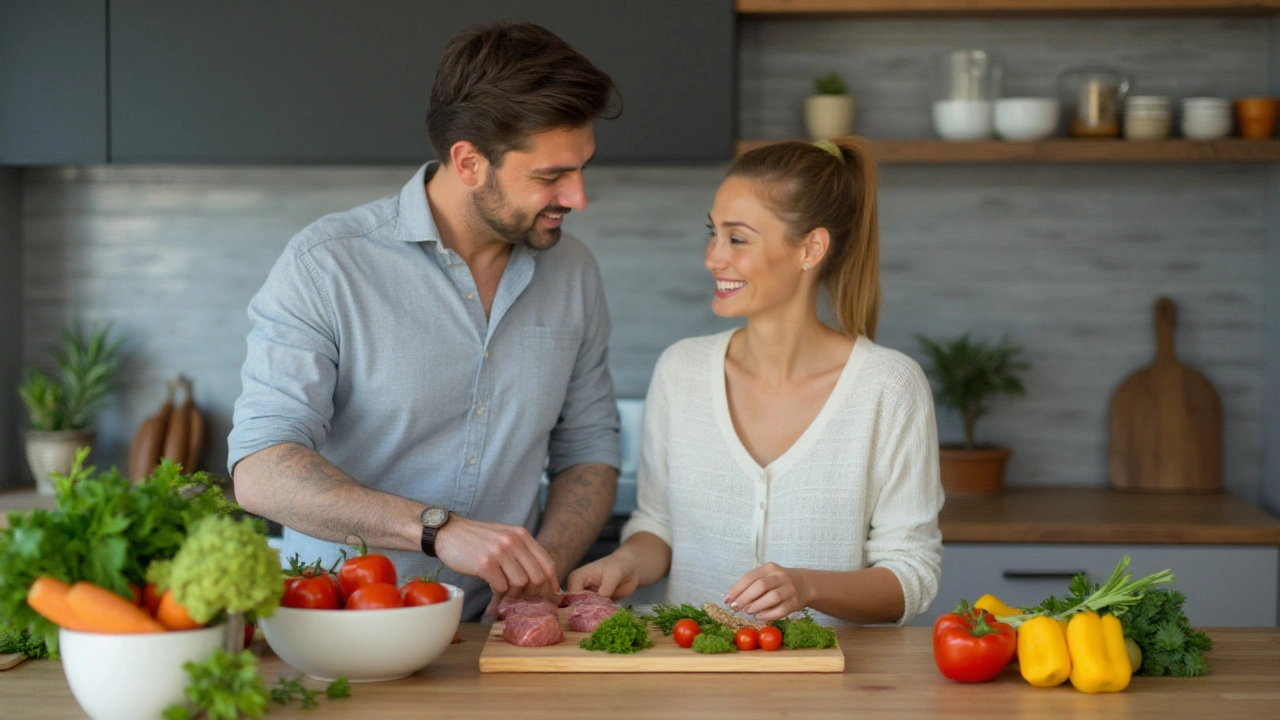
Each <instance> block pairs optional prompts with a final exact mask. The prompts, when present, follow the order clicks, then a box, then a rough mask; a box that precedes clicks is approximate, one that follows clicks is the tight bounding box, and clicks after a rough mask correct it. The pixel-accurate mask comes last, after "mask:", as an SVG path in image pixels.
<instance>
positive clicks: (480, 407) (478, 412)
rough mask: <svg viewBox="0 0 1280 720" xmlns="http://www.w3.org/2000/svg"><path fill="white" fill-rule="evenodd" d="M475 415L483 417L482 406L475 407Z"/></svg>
mask: <svg viewBox="0 0 1280 720" xmlns="http://www.w3.org/2000/svg"><path fill="white" fill-rule="evenodd" d="M476 414H477V415H483V414H484V406H483V405H477V406H476Z"/></svg>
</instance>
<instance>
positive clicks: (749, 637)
mask: <svg viewBox="0 0 1280 720" xmlns="http://www.w3.org/2000/svg"><path fill="white" fill-rule="evenodd" d="M733 644H734V645H737V646H738V649H739V650H743V651H746V650H755V649H756V648H757V647H759V646H760V631H759V630H757V629H755V628H753V627H744V628H742V629H741V630H739V631H738V634H737V635H734V636H733Z"/></svg>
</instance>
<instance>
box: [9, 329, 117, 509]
mask: <svg viewBox="0 0 1280 720" xmlns="http://www.w3.org/2000/svg"><path fill="white" fill-rule="evenodd" d="M122 342H123V340H112V339H111V338H110V330H109V329H108V328H100V329H96V330H95V331H93V332H92V333H90V334H88V335H87V336H86V335H85V333H84V332H82V331H81V330H80V329H78V328H77V329H75V330H71V329H64V330H63V331H62V346H61V347H60V348H58V350H57V351H56V352H55V354H54V358H53V360H54V364H55V365H56V366H57V369H58V371H57V373H56V374H55V375H54V376H52V377H51V376H50V375H48V374H46V373H44V372H43V371H41V370H32V371H31V372H29V373H28V374H27V377H26V379H25V380H24V381H23V382H22V384H21V385H19V386H18V395H20V396H21V397H22V401H23V403H24V404H26V406H27V413H28V414H29V415H30V418H31V424H30V426H29V428H28V430H27V437H26V451H27V463H28V464H29V465H30V466H31V473H32V475H34V476H35V479H36V490H37V491H38V492H39V493H40V494H42V495H52V494H53V479H52V476H53V474H54V473H57V474H60V475H66V474H67V473H69V472H70V471H71V467H72V465H73V464H74V463H75V458H76V450H77V449H79V448H81V447H92V446H93V440H94V437H95V436H96V432H95V431H94V429H93V428H91V427H89V423H90V421H92V420H93V416H94V414H96V413H97V412H98V410H99V409H100V408H101V407H102V404H103V403H104V402H105V401H106V398H107V394H108V393H109V392H110V389H111V386H110V382H111V378H112V376H113V375H114V374H115V371H116V368H117V366H118V358H117V356H118V355H119V351H120V345H121V343H122Z"/></svg>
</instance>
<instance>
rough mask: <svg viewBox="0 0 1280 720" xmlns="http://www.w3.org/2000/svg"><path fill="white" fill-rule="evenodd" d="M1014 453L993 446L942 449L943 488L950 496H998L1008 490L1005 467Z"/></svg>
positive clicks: (939, 450) (940, 455)
mask: <svg viewBox="0 0 1280 720" xmlns="http://www.w3.org/2000/svg"><path fill="white" fill-rule="evenodd" d="M1012 454H1013V451H1012V450H1010V449H1009V448H1003V447H991V448H975V449H973V450H965V449H963V448H955V447H943V448H939V449H938V459H939V460H940V461H941V464H942V489H943V490H944V491H945V492H946V493H947V494H948V495H995V494H997V493H999V492H1001V491H1002V490H1003V489H1004V466H1005V463H1007V462H1008V461H1009V456H1010V455H1012Z"/></svg>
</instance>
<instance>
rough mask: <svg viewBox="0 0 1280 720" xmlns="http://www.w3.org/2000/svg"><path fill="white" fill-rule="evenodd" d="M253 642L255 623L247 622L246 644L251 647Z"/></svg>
mask: <svg viewBox="0 0 1280 720" xmlns="http://www.w3.org/2000/svg"><path fill="white" fill-rule="evenodd" d="M252 644H253V623H251V622H246V623H245V624H244V646H245V647H249V646H250V645H252Z"/></svg>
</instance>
